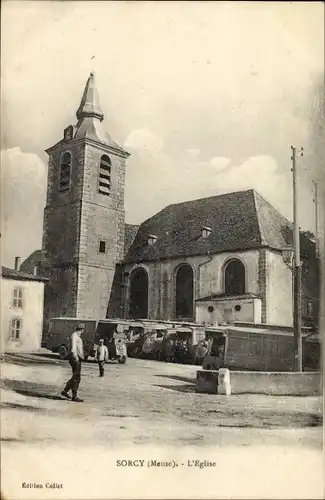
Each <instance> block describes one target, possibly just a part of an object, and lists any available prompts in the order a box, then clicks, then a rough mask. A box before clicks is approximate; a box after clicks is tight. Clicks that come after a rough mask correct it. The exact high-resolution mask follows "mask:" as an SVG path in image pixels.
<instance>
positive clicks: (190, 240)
mask: <svg viewBox="0 0 325 500" xmlns="http://www.w3.org/2000/svg"><path fill="white" fill-rule="evenodd" d="M76 115H77V123H76V125H69V126H67V127H66V128H65V130H64V131H63V134H62V138H61V139H60V140H59V141H58V142H57V143H56V144H55V145H54V146H52V147H50V148H48V149H47V150H46V152H47V154H48V156H49V163H48V181H47V197H46V206H45V210H44V222H43V242H42V250H37V251H35V252H34V253H33V254H32V255H30V256H29V257H28V258H27V259H26V260H25V262H24V263H23V264H22V266H21V270H22V271H25V272H33V270H34V269H35V267H37V272H38V273H39V274H40V275H41V276H44V277H46V278H48V282H47V284H46V287H45V298H44V319H45V323H46V320H48V319H49V318H51V317H57V316H72V317H75V316H77V317H80V318H81V317H83V318H89V317H94V318H105V317H120V318H138V319H140V318H142V319H144V318H149V319H154V320H180V321H196V322H198V323H205V324H214V323H216V322H217V323H218V324H223V323H229V322H234V321H241V322H248V323H257V324H260V323H263V324H274V325H286V326H292V323H293V317H292V316H293V315H292V309H293V308H292V282H293V279H292V267H291V264H290V262H289V263H288V262H286V261H285V259H284V258H283V250H284V249H286V248H288V246H292V237H293V232H292V225H291V223H290V222H289V221H288V220H287V219H286V218H285V217H284V216H283V215H282V214H280V213H279V212H278V211H277V210H276V209H275V208H274V207H273V206H272V205H270V203H268V202H267V201H266V200H265V199H264V198H263V197H262V196H261V195H260V194H259V193H257V192H256V191H254V190H253V189H250V190H246V191H239V192H233V193H228V194H223V195H219V196H212V197H208V198H201V199H197V200H193V201H186V202H183V203H177V204H173V205H169V206H167V207H165V208H164V209H163V210H161V211H160V212H159V213H157V214H155V215H153V216H152V217H151V218H150V219H148V220H146V221H144V222H143V223H142V224H140V225H139V226H136V225H131V224H127V223H126V222H125V212H124V186H125V172H126V168H127V159H128V157H129V153H128V152H127V151H125V150H124V148H123V147H121V146H120V145H118V144H117V143H116V142H114V140H113V139H112V138H111V136H110V135H109V134H108V133H107V132H106V131H105V129H104V114H103V112H102V109H101V106H100V102H99V97H98V92H97V88H96V84H95V77H94V74H93V73H91V74H90V76H89V78H88V80H87V83H86V86H85V89H84V92H83V95H82V99H81V102H80V106H79V108H78V110H77V113H76ZM300 240H301V241H300V243H301V261H302V304H303V321H304V323H305V324H308V322H309V323H310V322H312V321H314V320H315V319H316V316H317V310H318V297H317V295H318V292H317V291H318V267H317V266H318V264H317V259H316V255H315V243H314V242H313V241H312V240H310V239H309V238H308V237H307V236H306V235H305V234H304V233H301V238H300Z"/></svg>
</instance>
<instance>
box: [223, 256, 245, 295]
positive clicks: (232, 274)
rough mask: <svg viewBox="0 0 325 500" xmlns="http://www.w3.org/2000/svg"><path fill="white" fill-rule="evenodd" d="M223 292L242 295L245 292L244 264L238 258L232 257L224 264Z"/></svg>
mask: <svg viewBox="0 0 325 500" xmlns="http://www.w3.org/2000/svg"><path fill="white" fill-rule="evenodd" d="M224 273H225V294H226V295H244V293H245V282H246V277H245V266H244V264H243V263H242V262H241V261H240V260H238V259H232V260H230V261H229V262H227V264H226V266H225V270H224Z"/></svg>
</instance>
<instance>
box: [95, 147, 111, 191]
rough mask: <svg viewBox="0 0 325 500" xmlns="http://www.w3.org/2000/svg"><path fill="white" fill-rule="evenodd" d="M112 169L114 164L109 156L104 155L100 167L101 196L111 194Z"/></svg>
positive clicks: (99, 189)
mask: <svg viewBox="0 0 325 500" xmlns="http://www.w3.org/2000/svg"><path fill="white" fill-rule="evenodd" d="M111 168H112V163H111V160H110V158H109V156H107V155H103V156H102V157H101V159H100V165H99V188H98V191H99V192H100V193H101V194H105V195H106V196H109V195H110V194H111Z"/></svg>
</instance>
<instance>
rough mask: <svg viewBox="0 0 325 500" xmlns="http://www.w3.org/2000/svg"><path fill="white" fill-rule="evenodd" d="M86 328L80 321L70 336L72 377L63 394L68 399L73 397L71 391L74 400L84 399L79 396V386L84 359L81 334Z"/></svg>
mask: <svg viewBox="0 0 325 500" xmlns="http://www.w3.org/2000/svg"><path fill="white" fill-rule="evenodd" d="M84 330H85V325H84V324H83V323H78V324H77V328H76V330H75V331H74V332H73V334H72V335H71V337H70V350H69V354H68V359H69V363H70V366H71V368H72V377H71V378H70V380H68V382H67V383H66V386H65V388H64V389H63V391H62V392H61V395H62V396H64V397H65V398H67V399H71V397H70V394H69V391H70V390H71V391H72V401H74V402H76V403H81V402H82V401H83V400H82V399H80V398H78V388H79V384H80V379H81V360H83V359H84V350H83V342H82V338H81V335H82V333H83V332H84Z"/></svg>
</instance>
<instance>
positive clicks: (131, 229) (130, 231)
mask: <svg viewBox="0 0 325 500" xmlns="http://www.w3.org/2000/svg"><path fill="white" fill-rule="evenodd" d="M139 227H140V226H138V225H135V224H125V233H124V254H126V253H127V252H128V250H129V248H130V246H131V245H132V243H133V240H134V238H135V236H136V234H137V232H138V229H139Z"/></svg>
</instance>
